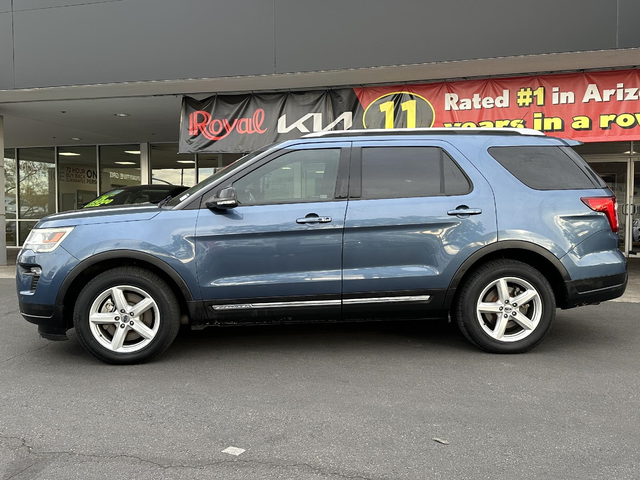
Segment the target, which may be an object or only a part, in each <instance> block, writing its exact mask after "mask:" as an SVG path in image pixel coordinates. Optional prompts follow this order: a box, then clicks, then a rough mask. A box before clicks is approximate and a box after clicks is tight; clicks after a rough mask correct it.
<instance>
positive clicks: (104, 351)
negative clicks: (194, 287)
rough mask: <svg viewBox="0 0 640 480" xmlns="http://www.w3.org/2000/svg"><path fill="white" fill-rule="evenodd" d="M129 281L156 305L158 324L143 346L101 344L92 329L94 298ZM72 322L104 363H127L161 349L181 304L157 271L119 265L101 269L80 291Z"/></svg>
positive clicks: (168, 341) (177, 322) (177, 323)
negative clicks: (127, 348)
mask: <svg viewBox="0 0 640 480" xmlns="http://www.w3.org/2000/svg"><path fill="white" fill-rule="evenodd" d="M121 285H128V286H133V287H137V288H139V289H141V290H143V291H144V292H146V293H147V294H148V295H149V296H150V297H151V298H152V300H153V301H155V303H156V305H157V309H158V312H159V321H158V328H157V332H156V333H155V336H154V337H153V338H152V339H151V340H150V342H149V343H148V344H147V345H146V346H144V347H143V348H142V349H140V350H138V351H135V352H127V353H120V352H115V351H112V350H109V349H108V348H106V347H105V346H103V345H102V344H101V343H100V342H98V340H97V339H96V337H95V336H94V334H93V333H92V331H91V327H90V322H89V312H90V309H91V305H92V304H93V302H94V301H95V300H96V299H97V298H98V297H99V296H100V295H101V294H102V293H103V292H105V291H106V290H108V289H110V288H112V287H118V286H121ZM73 324H74V326H75V329H76V334H77V336H78V339H79V340H80V343H81V344H82V346H83V347H84V348H85V350H87V351H88V352H89V353H90V354H91V355H93V356H94V357H96V358H97V359H98V360H101V361H103V362H105V363H110V364H116V365H126V364H135V363H142V362H146V361H148V360H150V359H152V358H153V357H155V356H157V355H159V354H161V353H162V352H164V351H165V350H166V349H167V348H168V347H169V345H171V343H172V342H173V340H174V339H175V338H176V335H177V334H178V330H179V329H180V305H179V304H178V301H177V299H176V296H175V294H174V293H173V291H172V290H171V287H169V285H167V283H166V282H165V281H164V280H163V279H162V278H160V277H159V276H157V275H156V274H154V273H152V272H150V271H148V270H145V269H143V268H139V267H118V268H114V269H111V270H107V271H106V272H103V273H101V274H100V275H98V276H97V277H95V278H94V279H93V280H91V281H90V282H89V283H88V284H87V285H86V286H85V287H84V288H83V289H82V291H81V292H80V295H79V296H78V299H77V301H76V304H75V306H74V311H73Z"/></svg>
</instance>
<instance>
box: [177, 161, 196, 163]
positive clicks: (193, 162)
mask: <svg viewBox="0 0 640 480" xmlns="http://www.w3.org/2000/svg"><path fill="white" fill-rule="evenodd" d="M178 163H196V162H195V161H193V160H178Z"/></svg>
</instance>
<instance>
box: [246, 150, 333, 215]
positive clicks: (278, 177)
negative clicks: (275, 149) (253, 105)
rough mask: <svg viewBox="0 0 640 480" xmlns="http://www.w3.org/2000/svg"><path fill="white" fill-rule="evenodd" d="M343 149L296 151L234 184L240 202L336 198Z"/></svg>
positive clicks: (271, 202)
mask: <svg viewBox="0 0 640 480" xmlns="http://www.w3.org/2000/svg"><path fill="white" fill-rule="evenodd" d="M339 163H340V149H339V148H327V149H317V150H296V151H292V152H289V153H285V154H284V155H281V156H279V157H278V158H276V159H274V160H272V161H270V162H269V163H267V164H265V165H262V166H261V167H259V168H257V169H255V170H253V171H252V172H250V173H248V174H247V175H245V176H244V177H242V178H240V179H239V180H237V181H235V182H234V183H233V187H234V188H235V189H236V192H237V195H238V202H239V203H240V205H267V204H277V203H300V202H323V201H328V200H333V199H334V197H335V190H336V181H337V178H338V164H339Z"/></svg>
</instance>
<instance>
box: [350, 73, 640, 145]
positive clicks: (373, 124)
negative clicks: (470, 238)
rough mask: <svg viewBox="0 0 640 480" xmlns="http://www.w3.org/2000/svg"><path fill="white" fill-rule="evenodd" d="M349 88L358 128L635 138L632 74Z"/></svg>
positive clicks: (637, 87)
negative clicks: (357, 108) (521, 130)
mask: <svg viewBox="0 0 640 480" xmlns="http://www.w3.org/2000/svg"><path fill="white" fill-rule="evenodd" d="M354 90H355V93H356V95H357V96H358V99H359V100H360V103H361V106H362V108H363V109H364V113H363V118H362V122H363V126H364V127H365V128H398V127H409V128H412V127H414V128H416V127H474V126H478V127H527V128H533V129H535V130H540V131H543V132H545V133H546V134H547V135H552V136H557V137H564V138H574V139H577V140H581V141H583V142H601V141H615V140H633V139H640V73H639V71H638V70H623V71H620V70H618V71H607V72H595V73H570V74H556V75H543V76H535V77H516V78H500V79H488V80H473V81H459V82H443V83H431V84H421V85H403V86H386V87H363V88H356V89H354Z"/></svg>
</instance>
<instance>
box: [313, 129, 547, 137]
mask: <svg viewBox="0 0 640 480" xmlns="http://www.w3.org/2000/svg"><path fill="white" fill-rule="evenodd" d="M443 134H444V135H534V136H539V137H544V136H546V135H545V134H544V133H542V132H540V131H538V130H534V129H532V128H490V127H468V128H467V127H465V128H453V127H451V128H390V129H384V128H381V129H376V128H371V129H356V130H331V131H327V132H313V133H308V134H307V135H303V137H302V138H318V137H351V136H354V135H366V136H370V135H443Z"/></svg>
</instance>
